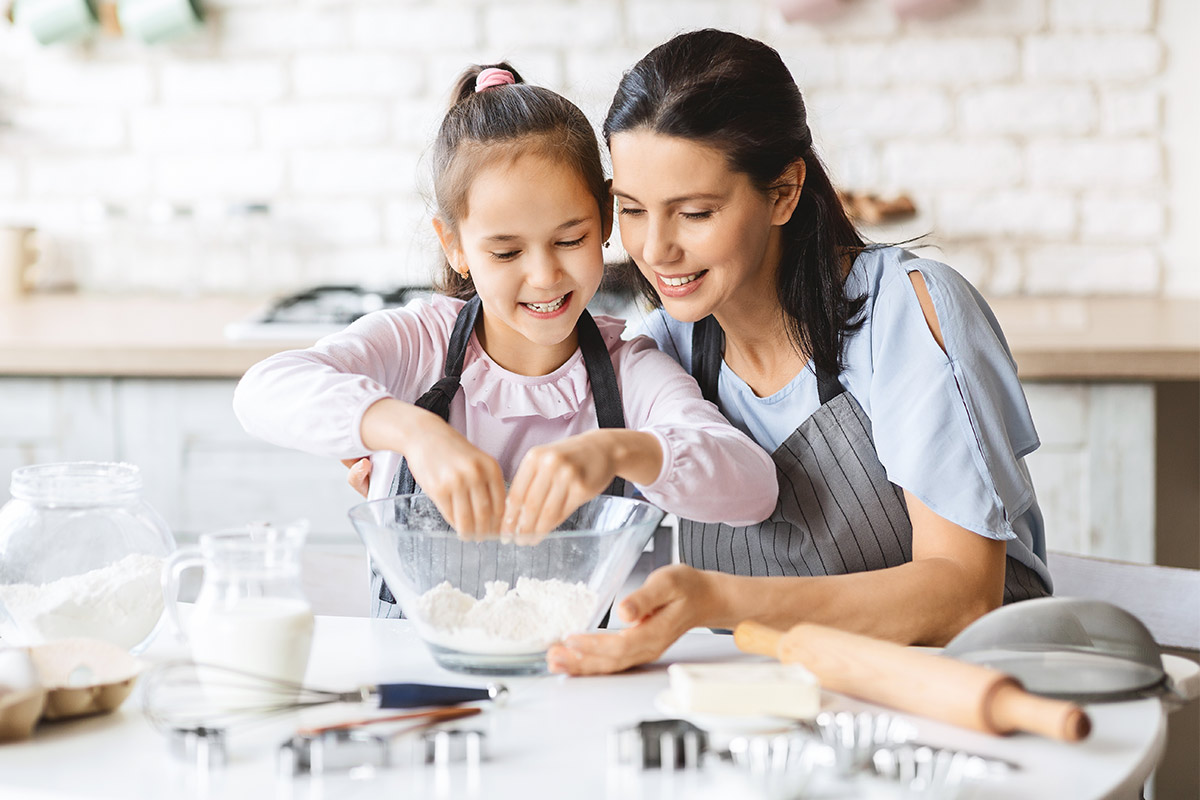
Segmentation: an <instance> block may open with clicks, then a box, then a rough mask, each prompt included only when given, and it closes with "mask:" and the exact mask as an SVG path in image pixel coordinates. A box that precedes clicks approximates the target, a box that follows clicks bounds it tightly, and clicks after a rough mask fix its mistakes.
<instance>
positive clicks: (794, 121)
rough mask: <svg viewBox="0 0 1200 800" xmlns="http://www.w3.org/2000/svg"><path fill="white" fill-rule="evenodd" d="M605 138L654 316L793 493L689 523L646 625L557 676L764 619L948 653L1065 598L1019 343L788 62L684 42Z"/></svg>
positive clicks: (581, 640)
mask: <svg viewBox="0 0 1200 800" xmlns="http://www.w3.org/2000/svg"><path fill="white" fill-rule="evenodd" d="M604 137H605V139H606V141H607V142H608V144H609V149H610V151H611V154H612V161H613V191H614V194H615V195H616V197H617V200H618V204H619V208H620V214H621V217H620V219H621V239H622V242H623V243H624V245H625V249H626V250H627V251H628V252H629V254H630V255H631V256H632V258H633V261H634V263H635V264H636V270H637V273H638V274H639V275H640V278H641V280H642V283H643V286H644V288H645V290H646V292H647V294H648V296H649V297H650V298H651V299H652V300H653V301H654V302H656V303H657V304H658V305H660V306H661V307H662V310H661V311H658V312H655V314H653V315H652V316H651V317H650V318H649V319H648V320H647V330H648V331H649V333H650V334H651V335H652V336H654V338H655V339H656V340H657V341H658V343H659V346H660V347H661V348H662V349H663V350H664V352H666V353H669V354H670V355H671V356H672V357H673V358H675V359H676V360H677V361H678V362H679V363H680V364H681V365H682V366H683V367H684V368H685V369H687V370H689V371H690V372H691V373H692V375H694V376H695V377H696V379H697V380H698V381H699V383H700V385H701V387H702V389H703V391H704V394H705V396H706V397H707V398H709V399H710V400H712V401H713V402H715V403H717V404H718V405H719V406H720V408H721V410H722V411H723V412H724V413H725V415H726V416H727V417H728V418H729V419H730V420H731V421H732V422H733V423H734V424H735V425H737V426H738V427H739V428H740V429H742V430H744V431H746V432H747V433H749V434H751V435H752V436H753V437H754V438H755V440H756V441H758V443H759V444H761V445H762V446H763V447H764V448H765V449H767V450H768V451H770V452H772V458H773V460H774V461H775V465H776V468H777V471H778V474H779V486H780V495H779V503H778V505H777V507H776V509H775V511H774V512H773V513H772V515H771V517H770V518H769V519H768V520H767V521H765V522H763V523H762V524H760V525H752V526H748V527H740V528H739V527H737V523H731V524H711V523H706V522H705V521H703V520H681V525H680V556H681V559H682V561H683V563H682V564H680V565H675V566H671V567H664V568H663V569H660V570H658V571H656V572H655V573H652V574H651V575H650V577H649V578H648V579H647V580H646V583H645V585H644V586H643V587H642V588H641V589H640V590H638V591H636V592H634V593H632V594H631V595H630V596H629V597H627V598H626V600H625V601H624V603H623V604H622V605H621V606H619V607H618V613H620V614H621V616H622V617H624V618H625V619H626V620H628V621H631V622H634V621H636V622H638V624H637V625H636V626H635V627H633V628H630V629H627V630H625V631H622V632H621V633H619V634H615V635H611V636H604V635H591V636H578V637H572V638H570V639H568V640H567V642H566V646H556V647H555V648H554V649H552V650H551V651H550V653H549V654H548V659H549V662H550V665H551V668H552V669H556V670H559V671H563V672H571V673H589V672H608V671H613V670H619V669H624V668H626V667H629V666H631V665H634V664H638V663H641V662H644V661H648V660H652V659H654V658H657V657H658V655H660V654H661V653H662V651H663V650H664V649H665V648H666V647H667V645H669V644H670V643H671V642H672V641H674V639H675V638H676V637H678V636H679V635H680V634H681V633H683V632H684V631H686V630H687V629H688V628H691V627H693V626H696V625H707V626H711V627H721V628H728V627H733V626H734V625H736V624H737V623H738V622H741V621H742V620H745V619H751V618H753V619H756V620H760V621H762V622H764V623H767V624H770V625H773V626H775V627H778V628H787V627H789V626H790V625H793V624H795V623H797V622H801V621H812V622H820V623H825V624H829V625H834V626H838V627H842V628H846V629H849V630H853V631H859V632H862V633H867V634H871V635H875V636H879V637H883V638H888V639H893V640H896V641H900V642H905V643H913V642H917V643H924V644H935V645H936V644H942V643H944V642H946V641H947V640H948V639H950V638H951V637H953V636H954V634H956V633H957V632H958V631H959V630H961V629H962V628H963V627H964V626H966V625H967V624H968V623H969V622H971V621H972V620H974V619H975V618H977V617H978V616H980V615H981V614H983V613H985V612H987V611H988V610H990V609H992V608H995V607H996V606H998V605H1000V603H1001V602H1011V601H1014V600H1020V599H1024V598H1028V597H1037V596H1041V595H1045V594H1048V593H1049V591H1050V577H1049V574H1048V573H1047V570H1046V566H1045V553H1046V549H1045V548H1046V545H1045V536H1044V533H1043V529H1042V516H1041V512H1040V511H1039V510H1038V505H1037V500H1036V498H1035V496H1034V492H1033V486H1032V484H1031V482H1030V479H1029V473H1028V471H1027V470H1026V468H1025V462H1024V460H1023V457H1024V456H1025V455H1026V454H1027V453H1029V452H1031V451H1032V450H1033V449H1034V448H1036V447H1037V446H1038V439H1037V433H1036V432H1035V431H1034V427H1033V421H1032V419H1031V418H1030V415H1029V409H1028V407H1027V405H1026V402H1025V397H1024V394H1023V393H1022V390H1021V385H1020V383H1019V382H1018V380H1017V372H1016V365H1015V364H1014V363H1013V360H1012V356H1011V354H1010V353H1009V351H1008V348H1007V345H1006V344H1005V341H1004V336H1003V334H1002V333H1001V331H1000V328H999V326H998V325H997V323H996V320H995V318H994V317H993V316H992V314H991V312H990V310H989V309H988V307H987V305H986V304H985V303H984V301H983V299H982V298H981V297H980V296H979V295H978V294H977V293H976V292H975V290H974V289H973V288H972V287H971V286H970V285H969V284H968V283H967V282H966V281H965V280H963V278H962V277H961V276H959V275H958V274H957V273H955V272H954V271H953V270H951V269H950V268H949V267H947V266H945V265H944V264H939V263H937V262H934V261H929V260H925V259H921V258H918V257H916V256H914V255H913V254H912V253H909V252H906V251H905V250H902V249H900V248H896V247H880V246H867V245H865V244H864V242H863V240H862V239H861V238H860V237H859V235H858V234H857V232H856V231H855V230H854V227H853V226H852V225H851V223H850V221H849V219H847V217H846V215H845V213H844V212H843V210H842V208H841V205H840V204H839V202H838V199H837V197H836V195H835V193H834V190H833V187H832V185H831V184H830V181H829V178H828V177H827V175H826V174H825V171H824V169H823V167H822V165H821V162H820V160H819V159H818V158H817V155H816V152H815V151H814V149H813V144H812V135H811V133H810V131H809V128H808V123H807V119H806V116H805V110H804V102H803V99H802V98H801V96H800V90H799V89H798V88H797V86H796V84H795V82H794V81H793V79H792V76H791V74H790V73H789V72H788V69H787V67H786V66H785V65H784V63H783V61H782V60H781V59H780V58H779V55H778V54H777V53H776V52H775V51H774V50H772V49H771V48H770V47H768V46H767V45H765V44H763V43H762V42H757V41H754V40H752V39H746V38H744V37H741V36H737V35H735V34H732V33H725V32H722V31H714V30H707V31H697V32H693V33H687V34H683V35H681V36H678V37H676V38H674V39H672V40H671V41H669V42H667V43H666V44H664V45H662V46H660V47H658V48H656V49H655V50H653V51H651V52H650V53H649V54H648V55H647V56H646V57H645V58H643V59H642V60H641V61H640V62H638V64H637V65H635V66H634V67H633V69H631V70H630V71H629V72H628V73H626V75H625V76H624V78H623V79H622V80H621V84H620V86H619V88H618V89H617V94H616V97H615V98H614V99H613V102H612V106H611V108H610V109H609V112H608V116H607V119H606V120H605V122H604Z"/></svg>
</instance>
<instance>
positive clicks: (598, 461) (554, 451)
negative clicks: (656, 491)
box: [500, 431, 616, 544]
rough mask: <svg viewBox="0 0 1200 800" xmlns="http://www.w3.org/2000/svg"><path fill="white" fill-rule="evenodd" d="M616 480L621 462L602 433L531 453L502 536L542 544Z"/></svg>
mask: <svg viewBox="0 0 1200 800" xmlns="http://www.w3.org/2000/svg"><path fill="white" fill-rule="evenodd" d="M615 476H616V462H615V458H614V456H613V452H612V448H611V447H609V446H608V444H607V443H606V440H605V438H604V436H603V432H602V431H588V432H587V433H581V434H578V435H576V436H570V437H568V438H566V439H563V440H561V441H558V442H554V443H553V444H545V445H539V446H537V447H532V448H530V449H529V451H528V452H527V453H526V454H525V457H524V458H523V459H521V464H520V466H519V467H517V474H516V476H515V477H514V478H513V481H512V486H510V487H509V489H508V501H507V502H506V503H505V509H504V522H503V525H502V526H501V528H500V534H501V536H502V537H503V538H506V539H507V538H514V539H515V540H516V541H517V542H518V543H519V544H536V543H537V542H539V541H541V539H542V538H543V537H544V536H545V535H546V534H547V533H549V532H550V531H552V530H554V529H555V528H556V527H557V526H558V525H560V524H561V523H562V522H563V520H565V519H566V518H567V517H569V516H570V515H571V512H572V511H574V510H575V509H577V508H579V507H580V506H581V505H583V504H584V503H586V502H587V501H588V500H591V499H592V498H593V497H595V496H596V495H598V494H600V493H601V492H602V491H604V489H605V488H606V487H607V486H608V485H609V484H610V483H612V479H613V478H614V477H615Z"/></svg>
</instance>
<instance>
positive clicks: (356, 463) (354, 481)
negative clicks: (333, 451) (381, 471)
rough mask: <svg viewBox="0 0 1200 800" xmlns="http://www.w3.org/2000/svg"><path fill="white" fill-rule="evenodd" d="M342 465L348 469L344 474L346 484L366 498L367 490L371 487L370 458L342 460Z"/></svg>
mask: <svg viewBox="0 0 1200 800" xmlns="http://www.w3.org/2000/svg"><path fill="white" fill-rule="evenodd" d="M342 464H343V465H345V466H346V467H348V468H349V469H350V471H349V472H348V473H346V483H348V484H350V488H351V489H353V490H354V491H356V492H358V493H359V494H361V495H362V496H363V497H366V496H367V489H369V488H370V486H371V459H370V458H366V457H363V458H343V459H342Z"/></svg>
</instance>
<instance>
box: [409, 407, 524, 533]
mask: <svg viewBox="0 0 1200 800" xmlns="http://www.w3.org/2000/svg"><path fill="white" fill-rule="evenodd" d="M404 457H405V458H406V459H408V469H409V471H411V472H412V476H413V480H415V481H416V482H417V485H418V486H420V487H421V490H422V491H424V492H425V494H427V495H429V498H430V499H431V500H433V503H434V505H436V506H437V508H438V510H439V511H441V512H442V516H443V517H445V518H446V521H447V522H449V523H450V524H451V525H452V526H453V527H454V529H455V530H456V531H458V532H459V533H460V534H462V535H464V536H466V537H468V538H473V537H474V536H482V535H486V534H495V533H497V532H498V531H499V530H500V520H501V517H502V515H503V513H504V474H503V473H502V472H501V470H500V464H499V463H498V462H497V461H496V459H494V458H492V457H491V456H490V455H488V454H487V453H485V452H483V451H482V450H480V449H479V448H478V447H476V446H475V445H473V444H471V443H470V442H469V441H467V438H466V437H465V436H463V435H462V434H461V433H459V432H458V431H456V430H455V429H454V428H452V427H451V426H450V425H449V424H448V423H446V422H445V421H443V420H441V419H439V418H437V417H436V416H434V415H432V414H431V415H430V419H429V420H428V421H427V422H426V424H425V425H422V426H421V430H420V432H419V433H413V434H410V436H409V438H408V442H407V446H406V447H405V451H404Z"/></svg>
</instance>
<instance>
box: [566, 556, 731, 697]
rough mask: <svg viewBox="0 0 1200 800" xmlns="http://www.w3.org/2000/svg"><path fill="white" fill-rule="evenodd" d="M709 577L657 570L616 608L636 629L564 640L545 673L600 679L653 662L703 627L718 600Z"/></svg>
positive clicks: (683, 569)
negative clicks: (680, 640)
mask: <svg viewBox="0 0 1200 800" xmlns="http://www.w3.org/2000/svg"><path fill="white" fill-rule="evenodd" d="M713 577H714V573H711V572H704V571H701V570H698V569H694V568H693V567H689V566H686V565H684V564H672V565H671V566H669V567H661V568H660V569H656V570H655V571H654V572H652V573H650V576H649V577H647V578H646V582H645V583H644V584H643V585H642V587H641V588H640V589H637V590H636V591H634V592H632V593H631V594H630V595H629V596H628V597H626V598H625V599H624V600H623V601H621V604H620V605H619V606H617V615H618V616H619V617H620V618H621V620H622V621H624V622H627V623H635V624H634V625H633V627H630V628H625V629H623V630H620V631H617V632H615V633H587V634H579V635H576V636H569V637H567V639H566V640H565V641H563V642H562V643H560V644H556V645H554V646H552V647H551V648H550V650H549V651H547V653H546V662H547V664H548V665H549V667H550V671H551V672H564V673H566V674H568V675H599V674H605V673H610V672H620V671H621V670H626V669H629V668H630V667H634V666H637V665H638V664H645V663H647V662H649V661H654V660H655V659H657V658H658V657H659V656H661V655H662V654H663V652H664V651H665V650H666V649H667V648H668V647H670V646H671V645H672V644H673V643H674V642H675V640H676V639H678V638H679V637H680V636H682V635H683V634H684V633H686V632H687V631H688V630H690V629H691V628H694V627H696V626H697V625H703V624H705V623H706V622H707V621H708V618H709V616H710V611H709V609H710V607H711V606H712V605H713V603H714V602H715V601H716V600H717V599H718V594H717V591H718V590H717V588H716V587H715V586H713Z"/></svg>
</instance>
